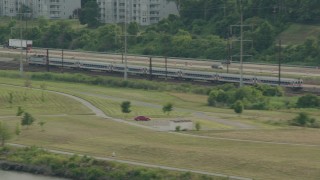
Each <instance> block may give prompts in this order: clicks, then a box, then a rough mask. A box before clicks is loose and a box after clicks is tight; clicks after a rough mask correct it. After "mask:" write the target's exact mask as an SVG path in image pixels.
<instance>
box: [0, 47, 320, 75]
mask: <svg viewBox="0 0 320 180" xmlns="http://www.w3.org/2000/svg"><path fill="white" fill-rule="evenodd" d="M20 52H21V51H20V50H15V49H3V48H2V49H1V48H0V53H3V54H9V55H18V54H20ZM24 54H25V52H24ZM35 54H38V55H39V54H40V55H45V54H46V50H45V49H40V48H34V49H33V50H32V51H31V52H30V53H28V55H35ZM63 54H64V58H66V59H67V58H69V59H79V60H89V61H90V60H92V61H101V62H111V63H123V58H124V57H123V56H122V55H121V54H105V53H96V52H95V53H94V52H83V51H64V53H63ZM49 56H50V57H62V51H61V50H57V49H50V50H49ZM127 60H128V64H132V65H142V64H143V65H147V64H149V57H148V56H136V55H128V56H127ZM214 63H221V61H219V60H195V59H178V58H167V66H168V67H171V68H181V69H195V70H206V71H210V70H212V68H211V65H212V64H214ZM152 64H153V66H158V67H164V66H165V58H164V57H154V56H153V57H152ZM225 66H226V65H225ZM239 68H240V65H239V63H237V62H233V63H232V64H231V65H230V66H229V68H228V70H229V72H232V73H236V72H239ZM243 68H244V72H246V73H249V74H253V75H265V74H268V75H270V76H277V75H278V66H277V65H270V64H250V63H246V64H244V65H243ZM214 71H219V72H226V71H227V68H226V67H225V69H224V70H218V69H214ZM281 73H282V74H283V75H286V76H294V77H297V76H299V77H320V69H319V67H298V66H287V65H282V67H281Z"/></svg>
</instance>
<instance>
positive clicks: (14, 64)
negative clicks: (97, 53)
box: [0, 61, 320, 95]
mask: <svg viewBox="0 0 320 180" xmlns="http://www.w3.org/2000/svg"><path fill="white" fill-rule="evenodd" d="M19 67H20V62H19V61H0V70H17V71H18V70H19ZM23 69H24V71H26V72H45V71H47V68H46V67H44V66H29V65H28V64H26V63H25V62H24V63H23ZM49 71H50V72H55V73H62V72H66V73H85V74H87V75H91V76H101V75H108V76H112V77H123V74H121V73H110V72H101V71H84V70H78V69H70V68H63V69H62V68H60V67H50V69H49ZM130 77H134V78H135V79H150V77H149V76H147V77H145V76H144V77H142V76H133V75H131V76H130ZM157 81H162V82H173V83H177V82H181V81H179V80H175V79H167V80H166V79H164V78H157ZM193 83H195V84H198V85H202V86H208V83H207V82H201V81H193ZM216 85H218V84H212V83H211V84H210V86H216ZM286 92H287V93H289V94H292V95H299V94H306V93H312V94H316V95H320V86H319V85H311V84H306V85H304V88H303V90H301V91H292V90H290V89H286Z"/></svg>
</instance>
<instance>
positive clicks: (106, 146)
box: [0, 78, 320, 180]
mask: <svg viewBox="0 0 320 180" xmlns="http://www.w3.org/2000/svg"><path fill="white" fill-rule="evenodd" d="M24 82H25V81H24V80H19V79H9V78H0V83H10V84H16V85H23V84H24ZM40 84H43V82H40V81H32V86H33V87H40ZM46 85H47V89H50V90H57V91H61V92H66V93H69V94H74V95H76V96H79V97H83V98H85V99H87V100H88V101H90V102H92V103H93V104H95V105H97V106H99V107H101V109H102V110H104V111H105V112H106V113H107V114H109V115H110V116H116V117H117V116H119V117H120V116H121V113H120V107H119V103H120V102H121V101H123V100H124V99H126V100H130V101H131V102H133V110H134V112H138V113H144V114H147V115H151V116H156V117H161V118H162V119H166V116H164V115H163V113H162V112H161V106H162V105H163V104H165V103H167V102H173V103H174V107H175V108H176V109H175V110H174V112H173V113H172V114H171V115H170V117H169V119H170V118H176V117H177V116H182V117H188V118H189V117H190V118H194V120H197V121H201V123H202V125H203V128H204V129H205V128H207V129H216V130H203V131H200V132H196V131H188V132H186V133H191V134H193V135H202V136H208V137H217V138H231V139H240V140H241V139H245V140H254V141H268V142H276V143H292V144H306V146H303V145H292V144H267V143H261V142H242V141H235V140H221V139H220V140H219V139H214V138H213V139H208V138H201V137H192V136H185V135H180V134H173V133H167V132H155V131H151V130H146V129H141V128H138V127H133V126H129V125H126V124H123V123H116V122H113V121H111V120H108V119H102V118H98V117H96V116H92V115H90V111H89V110H88V109H86V108H85V107H83V106H82V105H81V104H79V103H78V102H76V101H74V100H71V99H69V98H66V97H62V96H60V95H55V94H52V93H47V94H46V97H47V98H48V100H49V99H50V101H44V102H42V100H41V90H31V89H28V91H29V93H28V95H29V94H30V96H28V97H30V100H29V99H28V100H29V102H30V103H27V102H28V101H27V102H26V104H24V103H25V102H24V101H23V93H24V91H25V89H24V88H16V87H8V86H2V85H0V92H1V96H0V101H1V105H0V117H1V119H0V120H2V121H4V122H6V123H7V124H8V125H9V127H10V128H12V129H14V128H15V126H16V123H18V122H19V121H20V118H19V117H4V116H7V115H12V114H15V112H16V109H15V108H13V109H14V110H11V111H10V107H9V106H10V103H8V94H9V92H14V93H15V95H16V96H17V97H20V98H19V99H20V100H17V101H14V103H13V104H14V105H15V106H17V105H20V104H22V105H25V106H27V105H28V111H30V112H33V113H34V116H35V118H36V119H38V120H39V119H41V120H42V121H45V122H46V124H45V125H44V129H45V131H44V132H43V131H41V128H40V126H39V125H37V123H35V124H34V125H33V126H32V127H30V128H29V129H25V128H23V130H22V134H21V135H20V136H19V137H17V136H15V137H13V138H12V139H11V141H10V142H13V143H21V144H27V145H37V146H41V147H46V148H52V149H59V150H66V151H72V152H77V153H81V154H89V155H96V156H111V154H112V152H116V154H117V158H119V159H127V160H134V161H139V162H147V163H153V164H161V165H168V166H174V167H180V168H190V169H195V170H205V171H209V172H215V173H223V174H228V175H237V176H243V177H250V178H255V179H281V180H282V179H290V180H291V179H318V177H320V164H319V162H320V152H319V145H320V142H319V138H320V137H319V134H320V131H319V130H318V129H308V128H294V127H293V128H292V127H289V126H287V125H285V124H284V123H283V122H285V121H286V120H288V119H290V118H292V117H294V116H295V115H296V113H298V112H300V111H301V110H299V109H289V110H282V111H248V110H245V111H244V113H243V114H242V115H241V116H239V115H236V114H235V113H234V112H233V111H232V110H229V109H217V108H211V107H207V106H206V105H205V104H206V96H200V95H193V94H186V93H174V92H155V91H143V90H135V89H119V88H105V87H100V86H91V85H83V84H76V83H68V84H67V83H59V82H46ZM143 103H146V104H143ZM66 104H67V105H66ZM40 105H41V107H43V108H41V109H43V111H39V110H38V109H39V106H40ZM59 106H62V108H61V107H59ZM69 107H73V108H72V109H74V110H73V111H68V110H66V109H67V108H69ZM117 107H119V108H117ZM8 109H9V110H8ZM194 111H195V112H198V111H201V112H203V113H204V114H205V115H206V116H209V117H212V118H221V119H224V120H228V121H231V122H243V123H246V124H249V125H253V126H254V127H256V129H252V130H237V129H234V128H231V127H228V126H226V125H223V124H219V123H216V122H212V121H209V120H206V119H201V118H200V119H199V118H198V117H193V115H191V113H192V112H194ZM306 111H307V112H309V113H310V114H311V115H312V116H314V117H319V116H320V112H319V111H318V110H316V109H307V110H306ZM47 114H50V115H51V116H46V115H47ZM55 114H58V115H59V114H66V115H64V116H54V115H55ZM132 116H134V114H132ZM217 129H220V130H217ZM307 145H318V146H307Z"/></svg>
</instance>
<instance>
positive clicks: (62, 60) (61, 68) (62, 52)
mask: <svg viewBox="0 0 320 180" xmlns="http://www.w3.org/2000/svg"><path fill="white" fill-rule="evenodd" d="M61 72H62V73H63V49H61Z"/></svg>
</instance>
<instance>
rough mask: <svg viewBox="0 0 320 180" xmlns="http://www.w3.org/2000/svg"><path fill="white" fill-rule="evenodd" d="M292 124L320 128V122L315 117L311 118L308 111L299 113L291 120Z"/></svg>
mask: <svg viewBox="0 0 320 180" xmlns="http://www.w3.org/2000/svg"><path fill="white" fill-rule="evenodd" d="M289 124H290V125H293V126H302V127H311V128H320V124H319V122H317V120H316V119H315V118H311V117H310V116H309V115H308V114H307V113H305V112H301V113H299V115H298V116H297V117H295V118H293V119H292V120H290V121H289Z"/></svg>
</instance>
